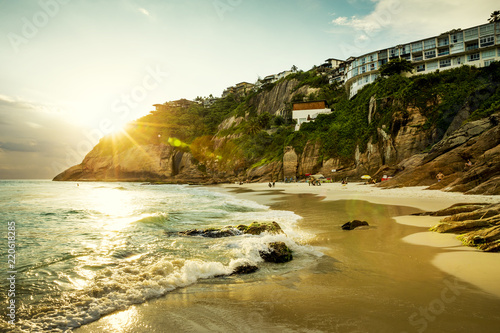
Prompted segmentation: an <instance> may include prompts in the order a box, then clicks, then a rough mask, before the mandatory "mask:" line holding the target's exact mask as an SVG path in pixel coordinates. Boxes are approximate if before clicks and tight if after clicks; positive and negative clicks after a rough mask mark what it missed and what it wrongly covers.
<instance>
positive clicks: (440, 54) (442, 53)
mask: <svg viewBox="0 0 500 333" xmlns="http://www.w3.org/2000/svg"><path fill="white" fill-rule="evenodd" d="M448 54H450V50H449V49H445V50H438V57H440V56H444V55H448Z"/></svg>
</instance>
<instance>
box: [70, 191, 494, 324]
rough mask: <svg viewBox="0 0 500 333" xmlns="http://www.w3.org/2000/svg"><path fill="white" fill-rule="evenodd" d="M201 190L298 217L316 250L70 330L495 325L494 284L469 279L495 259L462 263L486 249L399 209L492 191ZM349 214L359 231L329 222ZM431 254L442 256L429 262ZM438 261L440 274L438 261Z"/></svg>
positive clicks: (440, 205)
mask: <svg viewBox="0 0 500 333" xmlns="http://www.w3.org/2000/svg"><path fill="white" fill-rule="evenodd" d="M211 188H212V189H213V190H214V191H222V192H226V193H227V192H229V193H231V194H233V195H235V196H236V197H237V198H240V199H244V200H252V201H254V202H257V203H259V204H263V205H266V206H269V207H270V208H271V209H272V210H275V211H278V212H279V211H281V210H283V211H293V212H294V213H296V214H298V215H300V216H302V218H303V219H301V220H299V221H298V222H297V227H298V228H299V229H300V231H301V232H305V233H308V234H312V235H314V236H313V237H312V238H311V239H307V240H306V241H305V244H306V245H308V246H312V247H314V248H315V249H318V250H319V251H321V252H322V253H323V256H321V257H318V258H317V259H316V260H315V261H314V262H313V263H312V264H311V265H309V266H307V267H303V268H299V269H296V270H295V269H292V270H291V271H289V272H287V273H284V274H283V273H278V272H275V273H271V274H270V275H269V276H267V277H264V276H263V275H259V276H260V277H261V278H258V277H259V276H258V275H253V274H250V275H246V276H240V277H235V278H231V279H228V278H214V279H208V280H200V281H198V282H197V283H196V284H194V285H191V286H188V287H185V288H179V289H176V290H174V291H172V292H171V293H169V294H167V295H165V296H163V297H161V298H158V299H153V300H150V301H148V302H146V303H143V304H139V305H136V306H132V307H131V308H128V309H126V310H123V311H119V312H116V313H112V314H110V315H107V316H104V317H102V318H101V319H99V320H98V321H96V322H93V323H90V324H88V325H84V326H82V327H80V328H78V329H76V330H75V332H79V333H84V332H106V331H110V330H115V331H117V330H119V331H122V332H139V331H141V330H142V331H143V330H144V329H147V330H149V331H158V332H161V331H192V332H207V331H220V332H222V331H227V332H252V331H261V332H274V331H287V332H304V331H318V332H346V331H358V332H400V331H408V332H410V331H419V330H421V329H423V328H424V326H423V324H421V323H422V322H423V323H425V324H426V326H425V327H427V325H428V326H429V327H430V328H431V331H436V332H438V331H441V332H443V331H456V332H470V331H474V330H475V329H476V328H477V327H482V331H483V332H496V331H497V328H498V325H500V316H499V315H498V314H497V313H496V311H495V309H497V308H498V306H499V305H500V290H498V289H499V288H498V287H496V285H495V284H494V283H492V282H494V279H491V278H490V279H489V280H488V279H486V280H485V279H483V280H481V279H477V275H476V274H475V272H476V271H475V269H476V268H475V265H477V267H479V268H481V269H486V270H490V269H495V268H494V267H500V265H498V263H500V262H499V261H498V259H500V256H496V255H494V256H491V254H490V256H488V257H489V258H488V260H490V259H491V258H495V259H494V261H496V264H494V263H492V262H489V263H488V264H484V263H482V262H481V261H480V260H477V258H472V259H471V260H469V261H470V262H469V261H467V263H462V261H461V260H462V258H464V257H465V256H466V255H470V254H472V255H473V256H478V257H482V258H485V256H484V255H485V254H486V253H483V252H479V251H477V250H474V249H472V248H467V247H465V246H462V245H461V244H460V242H458V240H456V239H455V238H454V235H449V234H448V235H446V234H438V233H434V232H430V231H428V226H429V225H430V224H434V222H435V220H436V218H435V217H429V216H409V214H411V213H415V212H418V211H421V210H437V209H442V208H446V207H448V206H449V205H451V204H453V203H457V202H464V200H465V202H475V201H477V199H483V200H480V201H485V200H486V201H487V202H492V203H493V202H497V201H499V200H500V198H496V197H494V196H492V197H484V196H464V195H463V194H457V193H446V192H441V191H427V190H426V191H422V190H421V188H411V189H408V188H407V189H404V188H403V189H391V190H387V189H381V188H376V187H373V186H371V185H360V184H355V183H351V184H349V185H348V186H347V187H342V185H341V184H335V183H329V184H323V185H322V186H318V187H316V186H314V187H313V186H308V184H305V183H291V184H284V183H276V187H275V188H269V187H268V184H267V183H252V184H244V185H236V184H224V185H217V186H211ZM359 217H365V218H366V220H367V221H368V222H369V223H370V227H369V228H366V229H363V228H361V229H357V230H353V231H343V230H341V229H340V225H341V224H342V223H343V222H346V221H347V220H346V219H348V218H349V219H351V218H359ZM372 222H373V223H372ZM429 236H431V239H429ZM443 236H444V237H443ZM457 242H458V243H457ZM441 254H446V255H448V254H451V255H452V258H448V257H444V258H441V257H439V256H440V255H441ZM486 255H487V254H486ZM436 258H437V259H436ZM293 262H294V261H292V262H291V263H292V265H293ZM450 264H451V266H452V267H451V269H450V267H445V266H446V265H450ZM457 265H458V266H457ZM460 265H462V266H460ZM463 265H467V267H466V270H467V272H469V273H472V274H471V275H472V276H465V275H462V276H461V275H460V274H458V273H457V272H455V271H454V270H456V269H457V267H458V269H459V270H464V266H463ZM254 274H259V273H254ZM480 274H482V275H481V276H484V277H492V276H493V277H495V276H498V275H495V274H496V273H491V272H486V273H485V272H484V271H481V273H480ZM263 277H264V278H263ZM449 285H454V286H456V287H457V288H458V289H456V294H455V295H457V296H456V297H453V301H450V302H449V303H446V304H445V305H446V311H442V310H441V309H438V310H439V311H438V312H439V313H437V312H432V311H433V309H432V308H431V306H432V305H433V304H437V303H436V302H437V301H440V299H439V297H440V296H441V295H443V290H445V291H446V290H447V289H446V288H447V286H449ZM447 296H450V295H447ZM452 296H453V295H452ZM448 300H451V297H448V298H446V301H447V302H448ZM443 304H444V303H443ZM426 306H429V308H428V309H430V311H431V312H432V313H434V314H436V316H435V320H434V319H433V320H432V321H425V317H422V316H421V315H419V313H418V311H419V309H421V308H424V307H426ZM229 318H230V319H229ZM416 319H418V320H416Z"/></svg>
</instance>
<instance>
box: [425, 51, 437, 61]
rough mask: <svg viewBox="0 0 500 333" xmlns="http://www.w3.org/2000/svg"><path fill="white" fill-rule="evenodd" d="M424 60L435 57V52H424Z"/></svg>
mask: <svg viewBox="0 0 500 333" xmlns="http://www.w3.org/2000/svg"><path fill="white" fill-rule="evenodd" d="M424 55H425V59H430V58H434V57H436V50H432V51H425V54H424Z"/></svg>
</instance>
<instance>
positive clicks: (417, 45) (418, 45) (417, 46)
mask: <svg viewBox="0 0 500 333" xmlns="http://www.w3.org/2000/svg"><path fill="white" fill-rule="evenodd" d="M411 51H412V52H418V51H422V42H417V43H413V44H411Z"/></svg>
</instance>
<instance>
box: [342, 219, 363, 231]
mask: <svg viewBox="0 0 500 333" xmlns="http://www.w3.org/2000/svg"><path fill="white" fill-rule="evenodd" d="M362 226H369V224H368V222H366V221H360V220H352V221H349V222H347V223H344V224H343V225H342V229H343V230H353V229H355V228H357V227H362Z"/></svg>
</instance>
